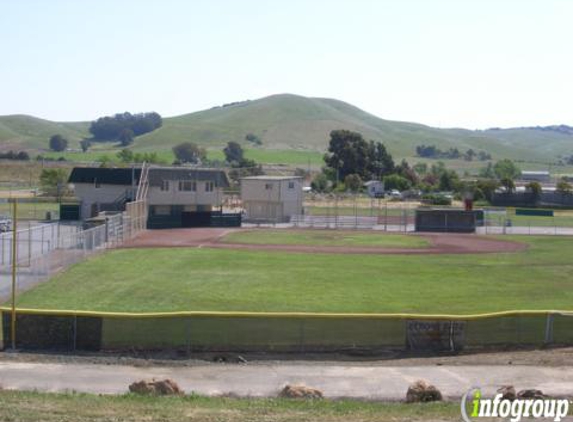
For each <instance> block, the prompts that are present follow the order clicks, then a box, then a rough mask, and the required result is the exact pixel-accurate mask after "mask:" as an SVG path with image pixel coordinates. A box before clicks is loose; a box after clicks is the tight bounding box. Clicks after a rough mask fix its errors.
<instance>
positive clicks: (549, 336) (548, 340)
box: [544, 313, 554, 344]
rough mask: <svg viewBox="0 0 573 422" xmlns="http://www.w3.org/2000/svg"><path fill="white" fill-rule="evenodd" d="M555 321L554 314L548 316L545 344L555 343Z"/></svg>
mask: <svg viewBox="0 0 573 422" xmlns="http://www.w3.org/2000/svg"><path fill="white" fill-rule="evenodd" d="M553 319H554V316H553V314H552V313H548V314H547V319H546V320H545V341H544V344H551V343H553Z"/></svg>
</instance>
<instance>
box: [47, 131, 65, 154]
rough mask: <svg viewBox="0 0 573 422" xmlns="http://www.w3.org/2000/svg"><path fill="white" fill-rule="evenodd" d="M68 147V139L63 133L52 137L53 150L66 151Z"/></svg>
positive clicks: (51, 145)
mask: <svg viewBox="0 0 573 422" xmlns="http://www.w3.org/2000/svg"><path fill="white" fill-rule="evenodd" d="M67 147H68V140H67V139H66V138H64V137H63V136H62V135H59V134H56V135H53V136H52V137H51V138H50V149H51V150H52V151H57V152H61V151H65V150H66V148H67Z"/></svg>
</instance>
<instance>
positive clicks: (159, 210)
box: [153, 205, 171, 215]
mask: <svg viewBox="0 0 573 422" xmlns="http://www.w3.org/2000/svg"><path fill="white" fill-rule="evenodd" d="M153 211H154V214H155V215H171V207H170V206H169V205H155V207H154V208H153Z"/></svg>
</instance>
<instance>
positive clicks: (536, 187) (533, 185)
mask: <svg viewBox="0 0 573 422" xmlns="http://www.w3.org/2000/svg"><path fill="white" fill-rule="evenodd" d="M525 188H526V189H527V191H528V192H530V193H532V194H533V198H534V201H535V202H537V201H538V200H539V198H541V193H542V192H543V189H542V188H541V184H540V183H539V182H529V183H528V184H527V185H526V186H525Z"/></svg>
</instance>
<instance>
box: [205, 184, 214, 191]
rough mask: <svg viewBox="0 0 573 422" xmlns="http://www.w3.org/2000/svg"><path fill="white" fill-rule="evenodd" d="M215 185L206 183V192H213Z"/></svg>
mask: <svg viewBox="0 0 573 422" xmlns="http://www.w3.org/2000/svg"><path fill="white" fill-rule="evenodd" d="M214 187H215V185H214V183H213V182H206V183H205V192H213V189H214Z"/></svg>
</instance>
